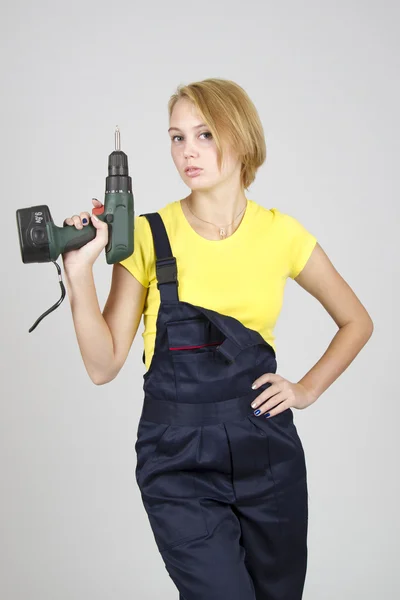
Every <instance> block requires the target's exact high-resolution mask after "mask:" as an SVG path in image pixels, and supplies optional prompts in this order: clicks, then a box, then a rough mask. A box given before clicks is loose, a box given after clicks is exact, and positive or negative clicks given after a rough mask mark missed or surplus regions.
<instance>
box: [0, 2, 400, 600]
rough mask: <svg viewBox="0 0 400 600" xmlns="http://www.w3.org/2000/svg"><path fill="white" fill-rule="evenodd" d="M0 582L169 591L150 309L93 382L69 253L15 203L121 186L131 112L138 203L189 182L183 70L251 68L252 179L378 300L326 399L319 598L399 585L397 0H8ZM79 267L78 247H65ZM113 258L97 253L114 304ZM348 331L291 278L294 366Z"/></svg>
mask: <svg viewBox="0 0 400 600" xmlns="http://www.w3.org/2000/svg"><path fill="white" fill-rule="evenodd" d="M1 13H2V14H1V18H0V22H1V25H0V27H1V32H0V33H1V38H0V39H1V46H2V52H1V85H2V93H1V111H0V113H1V114H0V118H1V135H2V144H1V187H2V200H3V207H2V211H3V224H4V227H3V231H2V239H3V260H2V264H1V269H2V279H1V280H2V294H1V318H2V346H1V363H0V364H1V409H2V413H1V420H0V426H1V438H0V439H1V448H0V450H1V455H0V458H1V490H0V492H1V495H0V497H1V523H0V526H1V535H0V539H1V542H0V548H1V553H2V556H1V560H0V565H1V567H0V569H1V572H0V582H1V583H0V595H1V597H2V598H7V600H22V599H24V600H25V599H29V600H47V599H48V600H54V599H55V598H57V600H64V599H65V600H66V599H68V600H78V599H79V600H81V599H83V598H85V599H96V600H106V599H107V600H114V599H118V600H125V599H126V600H127V599H128V598H140V599H141V600H145V599H154V598H163V599H164V600H172V599H176V598H177V597H178V594H177V591H176V588H175V586H174V584H173V583H172V581H171V580H170V578H169V576H168V574H167V572H166V570H165V568H164V565H163V563H162V560H161V557H160V556H159V554H158V551H157V547H156V544H155V541H154V539H153V536H152V532H151V529H150V526H149V524H148V521H147V516H146V514H145V511H144V508H143V507H142V504H141V499H140V495H139V490H138V488H137V485H136V481H135V478H134V468H135V464H136V458H135V453H134V443H135V441H136V428H137V422H138V419H139V415H140V411H141V406H142V375H143V373H144V365H143V364H142V362H141V354H142V337H141V333H142V331H143V322H142V323H141V325H140V328H139V331H138V334H137V337H136V339H135V341H134V343H133V346H132V349H131V352H130V354H129V357H128V359H127V362H126V363H125V366H124V368H123V369H122V371H121V372H120V374H119V375H118V377H117V378H116V379H115V380H114V381H112V382H111V383H109V384H108V385H105V386H95V385H94V384H93V383H92V382H91V380H90V379H89V377H88V375H87V373H86V371H85V368H84V365H83V361H82V359H81V356H80V353H79V348H78V344H77V341H76V337H75V333H74V329H73V323H72V317H71V312H70V307H69V300H68V298H66V299H65V301H64V303H63V304H62V305H61V307H60V308H58V309H57V310H56V311H55V312H54V313H52V314H51V315H50V316H48V317H46V318H45V319H44V321H43V322H42V323H41V324H40V325H39V326H38V328H37V329H36V330H35V331H34V332H33V333H31V334H29V333H28V329H29V327H30V326H31V325H32V324H33V323H34V321H35V320H36V318H37V317H38V316H39V315H40V314H42V312H44V311H45V310H46V309H47V308H49V307H50V306H51V305H52V304H53V303H54V302H56V300H57V299H58V297H59V285H58V278H57V273H56V269H55V267H54V265H52V264H45V265H43V264H30V265H24V264H23V263H22V261H21V257H20V250H19V243H18V237H17V229H16V222H15V211H16V209H17V208H24V207H28V206H32V205H37V204H40V203H45V204H48V205H49V207H50V209H51V213H52V216H53V218H54V221H55V223H56V224H58V225H60V226H61V225H62V221H63V219H64V218H65V217H67V216H71V215H72V214H74V213H79V212H80V211H82V210H89V211H90V210H91V208H92V204H91V198H92V197H93V196H97V197H98V198H100V199H101V200H103V199H104V183H105V176H106V174H107V171H106V168H107V157H108V155H109V153H110V152H111V151H112V150H113V144H114V128H115V125H117V124H118V125H119V126H120V128H121V140H122V149H123V150H124V151H125V152H127V154H128V157H129V161H130V170H131V176H132V179H133V186H134V195H135V211H136V214H140V213H141V212H146V211H154V210H157V209H158V208H161V207H162V206H164V205H165V204H167V202H171V201H173V200H177V199H179V198H182V197H184V195H186V194H187V192H188V188H187V187H186V186H185V185H184V184H183V182H182V181H181V179H180V178H179V175H178V174H177V172H176V170H175V167H174V165H173V162H172V159H171V157H170V142H169V137H168V134H167V128H168V118H167V102H168V99H169V96H170V95H171V94H172V93H173V92H174V91H175V88H176V86H177V85H178V84H180V83H190V82H192V81H196V80H199V79H203V78H207V77H223V78H227V79H233V80H234V81H236V82H237V83H239V85H241V86H242V87H244V89H245V90H246V91H247V92H248V93H249V95H250V97H251V98H252V100H253V101H254V103H255V105H256V107H257V109H258V111H259V114H260V117H261V120H262V122H263V125H264V128H265V133H266V141H267V151H268V157H267V161H266V163H265V164H264V165H263V167H262V168H261V169H260V170H259V172H258V175H257V179H256V181H255V183H254V184H253V185H252V186H251V188H250V189H249V191H248V192H247V196H248V197H249V198H250V199H252V200H255V201H256V202H258V203H260V204H262V205H264V206H265V207H267V208H272V207H278V208H279V209H280V210H281V211H282V212H287V213H289V214H291V215H293V216H295V217H296V218H298V219H299V220H300V221H301V222H302V223H303V224H304V225H305V226H306V227H307V228H308V229H309V230H310V231H312V232H313V233H314V234H315V235H316V236H317V238H318V241H319V242H320V244H321V246H322V247H323V248H324V250H325V251H326V252H327V254H328V256H329V257H330V259H331V260H332V262H333V264H334V265H335V267H336V268H337V269H338V271H339V272H340V273H341V275H342V276H343V277H344V278H345V279H346V280H347V281H348V283H349V284H350V285H351V286H352V288H353V289H354V291H355V293H356V294H357V295H358V297H359V298H360V300H361V301H362V302H363V304H364V305H365V306H366V308H367V310H368V311H369V313H370V315H371V317H372V319H373V321H374V324H375V331H374V334H373V336H372V338H371V340H370V342H369V343H368V344H367V346H366V347H365V348H364V349H363V350H362V351H361V353H360V354H359V356H358V357H357V358H356V360H355V361H354V363H353V364H352V365H351V366H350V367H349V369H347V370H346V371H345V373H344V374H343V375H342V376H341V377H340V378H339V379H338V380H337V381H336V382H335V383H334V384H333V385H332V386H331V387H330V388H329V389H328V390H327V391H326V392H325V393H324V394H323V395H322V396H321V397H320V398H319V399H318V401H317V402H316V403H315V404H314V405H312V406H311V407H310V408H309V409H308V410H304V411H294V412H295V421H296V424H297V427H298V431H299V433H300V436H301V438H302V441H303V445H304V448H305V451H306V457H307V464H308V479H309V493H310V505H309V507H310V521H309V524H310V527H309V567H308V573H307V579H306V586H305V592H304V598H305V599H306V600H331V599H332V600H333V599H334V600H336V599H337V598H340V599H341V600H350V599H351V600H353V599H354V598H362V599H363V600H367V599H370V598H371V599H375V598H377V597H379V598H384V599H385V600H391V599H395V598H398V597H399V594H400V585H399V578H398V572H397V570H396V569H397V561H396V557H398V553H399V549H398V535H399V517H398V505H399V481H398V465H397V457H398V455H399V450H398V443H397V435H398V417H399V412H398V399H399V394H398V390H397V384H396V381H397V376H398V370H397V369H398V364H397V363H398V344H396V346H395V342H394V341H395V339H396V342H397V339H398V335H399V325H398V319H397V311H396V313H395V310H394V309H395V307H396V308H397V309H398V306H399V289H398V273H399V272H398V256H399V253H398V252H399V245H398V225H399V208H398V202H396V203H395V194H396V201H398V162H399V158H400V156H399V116H398V110H399V108H398V107H399V100H400V98H399V81H398V79H399V62H400V61H399V41H398V40H399V16H400V10H399V5H398V4H397V3H396V2H394V1H393V2H388V1H387V2H382V1H380V2H378V1H369V2H361V1H359V2H355V1H350V2H349V1H346V2H335V3H328V2H320V1H319V2H317V1H314V2H311V1H305V2H294V1H291V2H282V3H280V4H278V3H276V2H264V3H261V2H255V1H254V0H253V1H248V2H246V3H243V2H237V1H235V2H233V1H231V2H220V3H216V2H204V1H203V2H201V3H197V4H196V3H195V4H193V3H187V2H177V1H173V2H168V3H165V4H163V3H161V2H159V3H143V4H135V3H133V2H119V3H118V2H115V3H111V2H99V1H96V2H94V1H93V2H86V1H82V2H75V1H74V2H71V1H70V2H68V3H63V4H62V5H61V3H51V2H43V1H42V0H39V1H37V2H34V3H30V2H27V1H26V2H14V3H12V4H10V3H8V4H6V3H4V4H3V6H2V9H1ZM59 262H60V264H61V258H60V260H59ZM110 278H111V267H109V266H108V265H107V264H106V261H105V257H104V255H101V256H100V258H99V260H98V261H97V262H96V264H95V280H96V286H97V290H98V296H99V301H100V304H101V306H102V307H103V306H104V302H105V300H106V298H107V295H108V290H109V286H110ZM335 331H336V326H335V324H334V322H333V321H332V319H331V318H330V317H329V315H328V314H327V313H326V312H325V311H324V309H323V308H322V306H321V305H320V304H319V303H318V302H317V301H316V300H315V299H314V298H313V297H312V296H310V295H309V294H307V293H306V292H305V291H304V290H302V288H300V286H298V285H297V284H296V283H295V282H293V281H291V280H288V283H287V287H286V292H285V301H284V307H283V310H282V313H281V315H280V318H279V321H278V325H277V327H276V329H275V333H276V336H277V356H278V373H279V374H281V375H282V376H283V377H285V378H287V379H289V380H291V381H294V382H295V381H298V380H299V379H300V378H301V377H302V376H303V375H304V374H305V373H306V372H307V371H308V370H309V369H310V368H311V367H312V366H313V365H314V364H315V362H316V361H317V360H318V359H319V358H320V356H321V355H322V354H323V352H324V351H325V349H326V347H327V345H328V344H329V342H330V340H331V338H332V336H333V335H334V333H335Z"/></svg>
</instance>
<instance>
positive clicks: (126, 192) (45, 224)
mask: <svg viewBox="0 0 400 600" xmlns="http://www.w3.org/2000/svg"><path fill="white" fill-rule="evenodd" d="M92 214H95V215H96V216H97V217H98V218H99V219H100V220H101V221H103V222H105V223H107V224H108V243H107V246H106V247H105V254H106V260H107V263H108V264H114V263H117V262H120V261H121V260H124V259H125V258H128V256H130V255H131V254H132V253H133V249H134V219H135V213H134V203H133V194H132V179H131V177H130V176H129V170H128V157H127V155H126V154H125V153H124V152H122V150H121V149H120V131H119V128H118V127H117V128H116V130H115V150H114V151H113V152H111V154H110V155H109V157H108V177H107V178H106V190H105V200H104V205H103V206H102V207H100V208H93V209H92ZM16 218H17V228H18V234H19V244H20V250H21V258H22V262H24V263H42V262H53V263H54V264H55V266H56V267H57V270H58V273H59V281H60V285H61V290H62V296H61V299H60V300H59V302H58V303H57V304H55V305H54V306H53V307H51V308H50V309H49V310H48V311H47V312H46V313H44V314H43V315H42V316H41V317H39V319H38V320H37V321H36V323H35V324H34V325H33V326H32V327H31V328H30V329H29V332H31V331H33V329H35V327H36V326H37V325H38V324H39V322H40V321H41V319H42V318H44V317H45V316H46V315H47V314H48V313H49V312H51V311H52V310H54V309H55V308H57V306H59V305H60V304H61V302H62V301H63V299H64V297H65V288H64V285H63V283H62V281H61V269H60V267H59V265H58V264H57V263H56V262H55V261H56V260H57V258H58V257H59V256H60V254H64V253H65V252H69V251H70V250H78V249H79V248H81V247H82V246H84V245H85V244H87V243H88V242H90V241H91V240H93V239H94V238H95V237H96V231H97V230H96V228H95V227H94V225H93V224H92V223H90V222H89V223H88V225H85V226H84V227H83V228H82V229H76V227H73V226H66V224H65V223H64V225H63V227H57V225H54V222H53V219H52V216H51V214H50V210H49V207H48V206H47V205H45V204H41V205H38V206H31V207H29V208H20V209H18V210H17V212H16Z"/></svg>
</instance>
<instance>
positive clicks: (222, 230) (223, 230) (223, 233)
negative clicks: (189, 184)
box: [186, 198, 247, 240]
mask: <svg viewBox="0 0 400 600" xmlns="http://www.w3.org/2000/svg"><path fill="white" fill-rule="evenodd" d="M186 204H187V206H188V209H189V210H190V212H191V213H192V215H194V216H195V217H196V219H199V220H200V221H203V223H209V225H214V227H218V229H219V235H220V238H221V240H223V239H224V238H226V229H227V227H230V226H231V225H232V224H233V223H234V222H235V221H236V219H237V218H238V217H239V216H240V215H241V214H242V212H243V211H244V209H245V208H246V206H247V203H246V206H245V207H244V208H242V210H241V211H240V213H239V214H238V215H236V217H235V218H234V219H233V221H232V223H229V225H225V226H224V227H220V226H219V225H215V223H211V222H210V221H205V220H204V219H200V217H198V216H197V215H195V214H194V212H193V211H192V209H191V208H190V206H189V204H188V202H187V198H186Z"/></svg>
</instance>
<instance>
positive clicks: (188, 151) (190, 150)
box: [183, 143, 197, 158]
mask: <svg viewBox="0 0 400 600" xmlns="http://www.w3.org/2000/svg"><path fill="white" fill-rule="evenodd" d="M183 155H184V157H185V158H189V156H197V150H196V148H195V147H194V145H193V144H190V143H187V144H186V146H185V147H184V149H183Z"/></svg>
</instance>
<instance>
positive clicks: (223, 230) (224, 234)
mask: <svg viewBox="0 0 400 600" xmlns="http://www.w3.org/2000/svg"><path fill="white" fill-rule="evenodd" d="M219 235H220V237H221V239H223V238H225V237H226V231H225V228H224V227H221V228H220V230H219Z"/></svg>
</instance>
